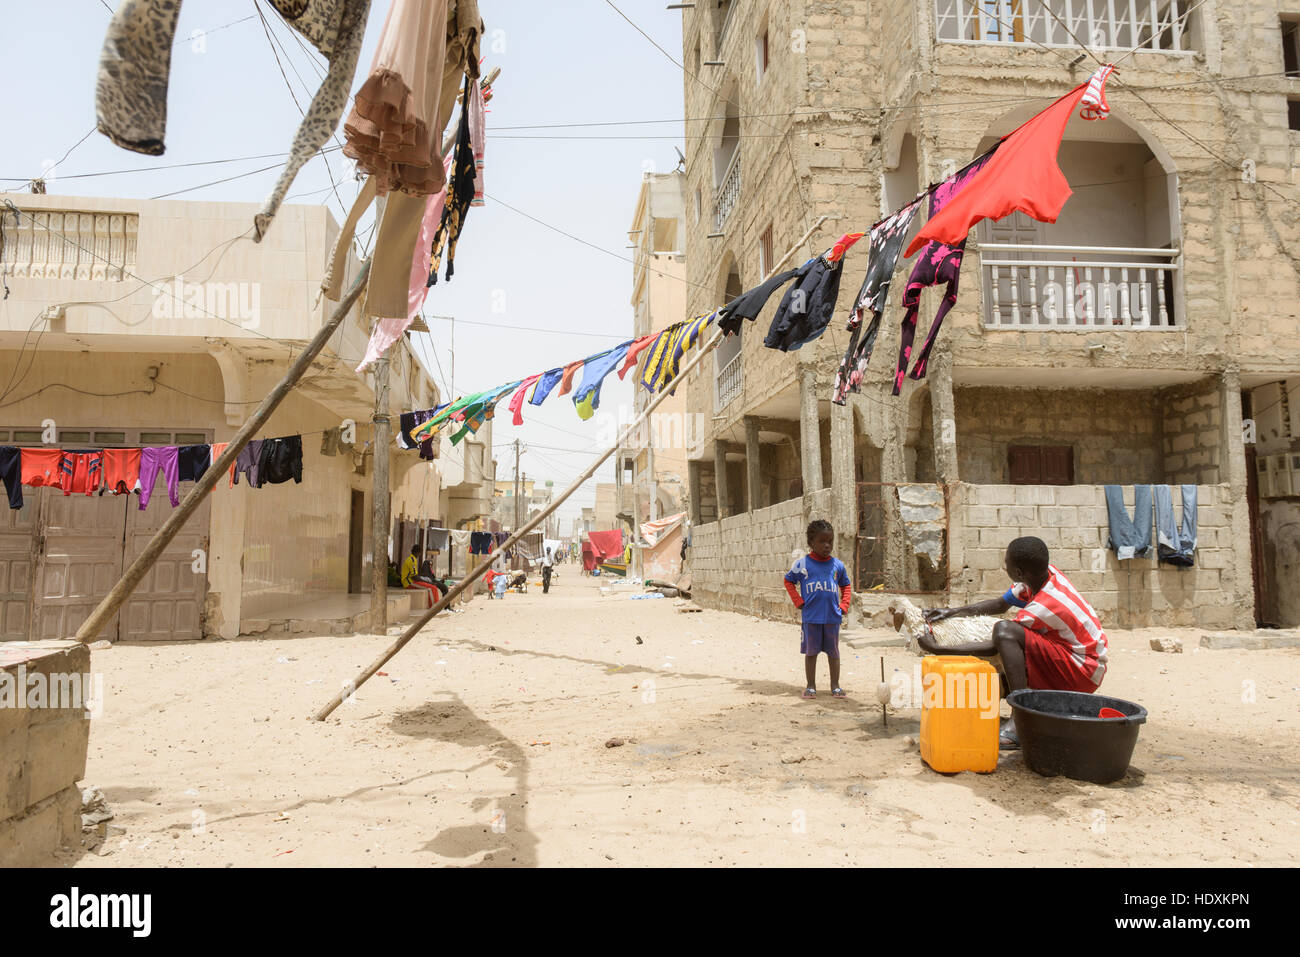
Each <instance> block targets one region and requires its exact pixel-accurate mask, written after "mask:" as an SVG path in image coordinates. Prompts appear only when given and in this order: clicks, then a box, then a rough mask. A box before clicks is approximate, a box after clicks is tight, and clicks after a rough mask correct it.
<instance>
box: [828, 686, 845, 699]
mask: <svg viewBox="0 0 1300 957" xmlns="http://www.w3.org/2000/svg"><path fill="white" fill-rule="evenodd" d="M831 697H832V698H847V697H848V695H846V694H845V693H844V689H843V688H832V689H831Z"/></svg>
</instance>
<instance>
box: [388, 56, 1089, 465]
mask: <svg viewBox="0 0 1300 957" xmlns="http://www.w3.org/2000/svg"><path fill="white" fill-rule="evenodd" d="M1113 72H1114V67H1113V66H1111V65H1103V66H1102V68H1101V69H1099V70H1098V71H1097V72H1096V73H1095V74H1093V76H1092V77H1091V78H1090V79H1089V80H1088V81H1087V82H1086V83H1084V84H1080V85H1079V86H1077V87H1075V88H1074V89H1072V90H1071V91H1069V92H1068V93H1066V94H1064V95H1063V96H1061V97H1060V98H1058V99H1057V100H1056V101H1055V102H1053V103H1052V104H1051V105H1050V106H1048V107H1047V108H1046V109H1044V110H1042V111H1041V112H1039V113H1037V114H1036V115H1034V116H1033V117H1031V118H1030V119H1028V120H1026V121H1025V122H1024V123H1022V124H1021V125H1020V126H1018V127H1017V128H1016V129H1015V130H1013V131H1012V132H1011V133H1009V134H1007V135H1006V136H1004V137H1002V138H1001V139H1000V140H999V141H998V142H997V143H996V144H995V145H994V146H993V147H992V148H991V149H989V150H987V151H986V152H984V153H983V154H981V155H980V156H978V157H976V158H975V159H974V160H972V161H971V162H970V163H968V164H967V165H966V166H964V167H963V168H962V169H960V170H958V171H957V172H956V173H954V174H952V175H951V176H949V177H947V178H945V179H944V180H942V181H941V182H939V183H935V184H932V185H931V186H929V187H927V188H926V189H925V190H923V191H921V192H920V193H918V194H917V195H916V197H914V198H913V199H911V200H910V201H908V202H907V203H905V204H903V206H901V207H900V208H899V209H897V210H895V211H894V212H893V213H891V214H890V215H889V216H887V217H885V218H883V219H881V220H878V221H877V222H875V223H873V224H872V226H871V227H870V228H869V229H868V230H866V231H864V232H851V233H845V234H844V235H843V236H841V237H840V239H839V240H838V241H836V242H835V243H834V244H833V245H832V246H831V248H830V249H829V250H828V251H827V252H825V253H823V254H821V255H818V256H814V257H812V258H811V259H809V260H808V261H807V262H805V263H804V264H803V265H802V266H799V267H798V268H795V269H791V270H789V271H787V272H783V273H780V274H777V275H773V276H770V277H768V278H767V279H765V280H764V281H763V282H762V283H761V284H759V285H758V286H756V287H754V288H753V289H750V290H747V291H746V292H744V293H742V294H741V295H740V296H738V297H737V298H735V299H733V300H732V301H731V302H729V303H727V304H726V305H724V306H722V307H721V308H719V309H717V310H714V311H713V312H711V313H706V314H704V315H700V316H696V317H695V318H693V319H689V320H683V321H681V322H676V323H673V324H672V325H670V326H668V327H667V328H665V329H662V330H660V331H659V332H657V333H651V334H649V335H645V336H641V337H638V338H635V339H629V340H627V341H625V342H623V343H622V344H620V345H618V346H615V347H614V348H612V349H607V350H604V351H603V352H599V353H596V354H594V355H591V356H588V357H586V358H585V359H580V360H577V361H576V362H571V363H568V364H566V365H563V366H557V367H555V368H552V369H548V370H546V371H545V372H540V373H535V374H533V375H530V376H527V377H525V378H523V379H516V380H514V381H513V382H509V383H506V384H504V385H500V386H497V387H495V388H493V389H488V390H485V391H483V392H477V393H474V394H472V395H468V396H464V397H462V398H459V399H456V400H454V401H451V402H448V403H445V404H443V405H440V406H438V407H436V408H433V409H426V410H420V411H413V412H406V413H403V415H402V417H401V428H400V430H399V442H401V444H402V445H403V446H404V447H409V448H414V447H416V446H419V445H420V444H421V443H431V442H432V440H433V439H434V438H435V437H436V436H437V435H438V434H439V433H440V432H441V431H442V430H443V429H444V428H447V427H449V426H452V425H455V426H457V431H456V432H455V433H454V434H453V435H452V437H451V441H452V443H453V444H457V443H459V442H460V441H461V440H462V439H463V438H464V437H465V436H466V435H469V434H473V433H474V432H476V431H477V430H478V429H479V428H480V427H481V426H482V424H483V423H484V422H486V421H488V420H490V419H492V418H493V417H494V415H495V410H496V406H497V404H498V403H499V402H500V401H501V400H502V399H504V398H505V397H506V396H507V395H510V396H511V398H510V402H509V408H510V410H511V412H513V413H514V418H513V423H514V424H515V425H522V424H523V417H522V408H523V404H524V403H525V402H528V403H529V404H531V405H541V404H542V402H544V401H545V400H546V398H547V397H548V396H549V395H550V394H551V393H552V391H553V390H554V389H555V388H556V386H557V385H558V386H559V392H558V394H559V395H561V396H563V395H567V394H568V393H569V392H570V390H571V388H572V384H573V381H574V379H575V377H576V375H577V373H578V370H579V369H581V370H582V371H583V378H582V381H581V384H580V385H579V386H578V389H577V391H576V392H574V394H573V402H574V406H575V409H576V411H577V412H578V416H579V418H581V419H584V420H586V419H590V418H591V417H592V415H593V414H594V412H595V410H596V409H597V408H599V407H600V388H601V384H602V382H603V381H604V379H605V377H606V376H608V375H609V373H610V372H612V371H614V370H615V369H616V368H617V370H618V375H619V378H620V379H622V378H624V376H625V375H626V374H627V372H628V371H629V370H630V369H631V368H632V367H634V366H635V365H636V364H637V362H638V359H639V357H640V355H641V354H642V353H643V352H644V353H645V354H646V361H645V363H644V366H643V367H642V371H641V374H640V376H639V377H638V380H639V381H640V383H641V385H642V386H644V387H645V388H646V389H648V390H649V391H650V392H652V393H654V392H657V391H659V389H661V388H662V387H663V386H664V385H665V384H666V383H667V382H669V381H671V380H672V379H673V378H674V376H675V375H676V370H677V369H678V368H679V366H680V361H681V357H682V355H683V354H684V353H685V352H686V351H688V350H689V349H691V348H692V347H693V346H694V345H695V344H696V343H697V342H698V341H699V340H700V334H701V333H702V332H703V330H704V329H706V328H707V327H708V326H710V325H711V324H713V323H715V322H716V323H717V325H718V328H719V329H720V330H721V331H722V332H723V333H724V334H726V335H731V334H734V333H738V332H739V331H740V328H741V325H742V322H743V320H745V319H748V320H750V321H753V320H754V319H756V318H757V316H758V315H759V313H760V312H761V311H762V310H763V308H764V306H765V305H766V304H767V302H768V300H769V299H770V298H771V296H772V295H773V294H774V293H775V292H776V290H777V289H779V288H781V287H782V286H784V285H785V284H787V283H790V282H791V281H792V280H793V284H792V285H791V287H790V289H788V290H787V291H786V292H785V294H784V296H783V297H782V300H781V303H780V305H779V306H778V308H777V311H776V314H775V317H774V318H773V320H772V324H771V326H770V327H769V329H768V332H767V335H766V337H765V338H764V340H763V344H764V345H765V346H766V347H768V348H772V349H779V350H781V351H783V352H789V351H795V350H798V349H800V348H802V347H803V346H804V345H807V344H808V343H810V342H813V341H815V340H816V339H818V338H820V337H821V335H822V334H823V333H824V332H825V330H826V329H827V327H828V326H829V324H830V321H831V318H832V313H833V311H834V309H835V304H836V301H837V300H838V297H839V287H840V279H841V276H842V272H843V259H844V254H845V253H846V252H847V251H848V249H849V248H851V247H852V246H853V244H854V243H856V242H857V241H858V240H859V239H861V238H862V237H863V236H864V235H868V234H869V235H870V240H869V244H868V245H869V254H868V265H867V273H866V277H865V279H864V281H863V284H862V287H861V289H860V291H859V293H858V296H857V297H856V299H855V301H854V305H853V307H852V309H851V311H850V315H849V319H848V323H847V325H846V328H847V330H848V331H849V332H850V333H851V336H850V341H849V346H848V349H847V350H846V352H845V354H844V358H843V360H842V361H841V363H840V367H839V369H838V371H837V375H836V381H835V385H834V390H833V394H832V401H834V402H835V403H837V404H840V405H843V404H844V403H845V401H846V400H847V394H848V393H849V392H858V391H860V386H861V382H862V378H863V376H864V374H865V370H866V367H867V363H868V362H869V360H870V358H871V353H872V350H873V348H874V345H875V341H876V337H877V334H878V331H879V327H880V322H881V319H882V317H883V315H884V310H885V305H886V302H887V300H888V292H889V285H890V282H891V280H892V276H893V273H894V270H895V267H896V265H897V262H898V259H899V256H900V253H901V252H902V245H903V241H904V239H906V237H907V235H908V233H909V232H910V230H911V225H912V221H913V219H914V217H915V215H916V213H917V211H918V210H919V209H920V206H921V201H922V200H923V199H928V201H929V202H928V206H929V218H928V220H927V221H926V223H925V225H924V226H923V227H921V229H920V230H919V231H918V232H917V234H916V236H915V237H914V238H913V239H912V241H911V243H910V245H909V246H908V248H907V255H908V256H911V255H913V254H915V253H917V252H918V251H920V253H921V255H919V256H918V257H917V259H916V262H915V265H914V267H913V270H912V274H911V276H910V278H909V280H908V283H907V288H906V291H905V294H904V296H903V309H904V314H903V320H902V331H901V335H900V346H899V355H898V361H897V363H896V366H895V370H894V388H893V394H894V395H898V394H900V392H901V390H902V385H903V380H904V377H905V376H906V375H907V374H908V365H909V364H911V373H910V376H911V378H912V379H913V380H919V379H922V378H924V377H925V374H926V370H927V365H928V360H929V356H930V353H931V350H932V349H933V347H934V344H935V341H936V339H937V337H938V333H939V330H940V327H941V326H942V323H943V320H944V318H945V317H946V315H947V313H948V312H949V311H950V310H951V308H952V306H953V305H955V304H956V301H957V288H958V281H959V278H960V271H961V265H962V260H963V258H964V253H965V246H966V237H967V234H968V233H969V231H970V229H971V227H973V226H974V225H975V224H976V223H978V222H979V221H981V220H983V219H1002V218H1004V217H1006V216H1008V215H1010V214H1011V213H1013V212H1015V211H1021V212H1024V213H1025V214H1026V215H1029V216H1031V217H1033V218H1034V219H1037V220H1040V221H1043V222H1055V221H1056V218H1057V216H1058V215H1059V214H1060V210H1061V208H1062V207H1063V206H1064V204H1065V201H1066V200H1067V199H1068V198H1069V197H1070V195H1071V190H1070V186H1069V184H1068V183H1067V182H1066V180H1065V176H1064V174H1062V173H1061V171H1060V168H1059V166H1058V165H1057V162H1056V155H1057V153H1058V151H1059V150H1060V144H1061V140H1062V138H1063V137H1064V134H1065V126H1066V124H1067V123H1068V122H1069V119H1070V117H1071V116H1072V115H1073V113H1074V110H1075V109H1076V108H1077V107H1079V106H1080V105H1082V110H1081V113H1080V115H1081V116H1082V117H1083V118H1084V119H1087V120H1100V119H1104V118H1105V117H1106V115H1107V114H1108V112H1109V107H1108V105H1107V104H1106V99H1105V83H1106V80H1107V79H1108V78H1109V77H1110V75H1111V74H1112V73H1113ZM941 284H946V286H947V290H946V294H945V296H944V298H943V301H942V303H941V304H940V307H939V310H938V312H936V314H935V317H934V320H933V322H932V323H931V325H930V329H929V332H928V334H927V335H926V338H925V340H924V343H923V344H922V347H921V350H920V353H919V355H918V356H917V357H916V358H915V361H914V362H913V361H912V360H913V351H912V346H913V340H914V337H915V333H916V327H917V318H918V312H919V306H920V298H921V290H922V289H923V288H925V287H927V286H935V285H941ZM868 313H870V317H871V318H870V322H869V324H868V325H867V326H866V327H865V329H864V328H863V320H864V318H866V316H867V314H868ZM424 454H428V455H431V451H430V450H429V448H428V446H427V445H426V447H425V453H424Z"/></svg>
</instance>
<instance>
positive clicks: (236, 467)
mask: <svg viewBox="0 0 1300 957" xmlns="http://www.w3.org/2000/svg"><path fill="white" fill-rule="evenodd" d="M226 445H227V443H225V442H213V443H203V442H200V443H195V444H193V445H157V446H143V447H141V448H106V449H53V448H23V447H20V446H13V445H0V481H3V483H4V487H5V492H6V494H7V495H8V496H9V507H10V508H11V509H20V508H22V507H23V489H22V487H23V486H24V485H26V486H29V487H31V488H54V489H59V490H61V491H62V492H63V494H64V495H73V494H77V495H94V494H97V493H98V494H99V495H101V496H102V495H104V494H109V495H127V494H130V493H131V492H135V493H136V494H138V495H139V496H140V511H144V510H145V509H146V508H148V506H149V502H150V500H151V499H152V497H153V493H154V490H155V489H156V487H157V484H158V476H159V475H161V476H162V478H163V483H164V485H165V486H166V489H167V498H168V501H170V502H171V506H172V508H175V507H176V506H177V505H179V504H180V490H179V484H180V483H181V482H197V481H198V480H199V479H200V478H202V477H203V474H204V473H205V472H207V471H208V469H209V468H211V467H212V463H213V462H215V461H216V460H217V459H218V458H219V457H220V455H221V453H222V452H224V451H225V449H226ZM241 475H243V476H244V478H245V483H244V484H246V485H247V486H248V487H250V488H261V487H262V486H263V485H279V484H282V483H284V482H288V481H289V480H290V479H292V480H293V481H294V482H295V483H301V482H302V436H301V435H285V436H279V437H277V438H268V439H254V440H253V441H251V442H249V443H248V445H247V446H245V447H244V448H243V449H242V450H241V451H240V453H239V456H238V458H236V459H235V462H234V464H233V465H231V467H230V487H231V488H233V487H234V486H236V485H238V484H239V477H240V476H241Z"/></svg>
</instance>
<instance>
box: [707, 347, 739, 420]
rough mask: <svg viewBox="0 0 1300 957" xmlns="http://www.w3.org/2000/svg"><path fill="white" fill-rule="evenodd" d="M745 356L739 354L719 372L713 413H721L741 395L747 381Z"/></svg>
mask: <svg viewBox="0 0 1300 957" xmlns="http://www.w3.org/2000/svg"><path fill="white" fill-rule="evenodd" d="M743 359H744V355H743V354H742V353H739V352H737V353H736V355H735V356H733V357H732V359H731V361H730V362H728V363H727V364H726V365H724V366H723V367H722V368H721V369H719V370H718V379H717V390H716V393H715V400H714V403H713V411H714V412H721V411H722V410H723V409H725V408H726V407H727V406H728V405H730V404H731V401H732V400H733V399H734V398H736V396H738V395H740V390H741V386H742V385H743V384H744V381H745V367H744V363H743V362H742V360H743Z"/></svg>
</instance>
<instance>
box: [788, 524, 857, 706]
mask: <svg viewBox="0 0 1300 957" xmlns="http://www.w3.org/2000/svg"><path fill="white" fill-rule="evenodd" d="M834 550H835V529H834V528H833V527H832V526H831V523H830V522H828V521H825V520H824V519H817V520H816V521H813V522H810V523H809V525H808V554H807V555H800V556H799V557H798V558H797V559H795V562H794V564H793V565H792V566H791V567H790V570H789V571H788V572H786V574H785V590H786V591H787V592H789V594H790V600H791V601H792V602H794V607H795V608H798V609H799V610H800V612H801V613H802V625H803V637H802V639H801V640H800V643H799V650H800V651H802V652H803V655H804V659H803V661H804V677H805V678H806V680H807V684H806V685H805V687H804V692H803V696H804V697H805V698H816V697H817V656H818V655H819V654H822V653H825V655H826V660H827V661H828V662H829V664H830V671H831V695H832V696H833V697H836V698H844V697H846V695H845V693H844V689H843V688H841V687H840V621H841V620H842V619H843V618H844V613H845V612H846V611H848V610H849V602H850V600H851V599H852V596H853V586H852V583H851V582H850V581H849V573H848V571H847V569H845V567H844V563H843V562H842V561H840V560H839V559H838V558H836V557H835V556H834V555H832V554H831V552H833V551H834Z"/></svg>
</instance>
